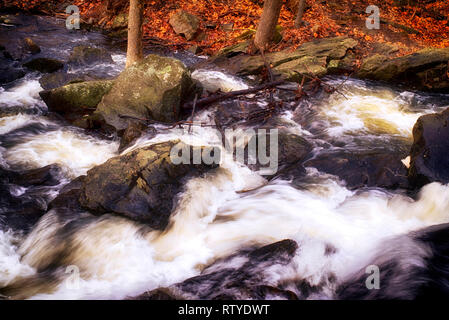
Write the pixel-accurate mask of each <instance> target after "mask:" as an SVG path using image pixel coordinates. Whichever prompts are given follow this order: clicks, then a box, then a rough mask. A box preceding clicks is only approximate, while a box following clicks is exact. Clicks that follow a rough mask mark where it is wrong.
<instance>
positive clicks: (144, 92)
mask: <svg viewBox="0 0 449 320" xmlns="http://www.w3.org/2000/svg"><path fill="white" fill-rule="evenodd" d="M195 88H196V86H195V84H194V82H193V81H192V79H191V77H190V72H189V71H188V70H187V68H186V67H185V66H184V64H183V63H182V62H181V61H179V60H176V59H173V58H166V57H160V56H157V55H149V56H147V57H146V58H145V59H144V60H143V61H142V62H140V63H138V64H135V65H133V66H130V67H128V68H126V69H125V71H123V72H122V73H121V74H120V75H119V76H118V78H117V79H116V80H115V82H114V86H113V88H112V89H111V91H110V92H109V93H108V94H106V95H105V96H104V98H103V100H102V101H101V103H100V104H99V105H98V109H97V112H98V113H100V114H101V115H102V116H103V117H104V119H105V120H106V122H107V123H108V124H109V125H111V126H113V127H115V128H116V130H118V131H119V130H124V129H126V127H127V126H128V119H127V117H128V118H129V117H132V118H138V119H153V120H156V121H162V122H173V121H175V120H176V119H177V117H178V115H179V113H180V109H181V103H182V102H183V101H184V100H187V99H188V98H189V96H190V95H191V94H192V92H193V91H194V90H195Z"/></svg>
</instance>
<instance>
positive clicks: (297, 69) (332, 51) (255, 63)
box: [212, 37, 358, 82]
mask: <svg viewBox="0 0 449 320" xmlns="http://www.w3.org/2000/svg"><path fill="white" fill-rule="evenodd" d="M245 43H246V42H242V43H241V44H237V45H234V46H232V47H230V48H225V49H223V50H222V52H221V54H219V55H217V56H215V57H214V58H213V59H212V62H213V63H215V64H217V65H218V66H221V67H224V68H226V69H228V70H229V71H231V72H232V73H236V74H239V75H243V76H245V75H258V74H260V73H261V71H262V70H263V69H264V68H265V62H264V59H263V58H262V56H260V55H256V56H251V55H247V54H239V53H241V52H246V50H247V48H248V44H245ZM357 45H358V42H357V41H356V40H354V39H352V38H348V37H335V38H326V39H319V40H315V41H312V42H306V43H304V44H303V45H301V46H300V47H298V49H296V50H294V51H291V50H283V51H279V52H273V53H269V54H266V55H265V58H266V60H267V62H269V63H270V65H272V67H273V72H274V73H275V74H276V75H279V76H280V77H282V78H283V79H286V80H288V81H295V82H301V81H302V76H303V75H304V74H307V75H312V76H318V77H320V76H323V75H326V74H331V73H338V72H343V71H346V70H345V68H344V66H345V65H348V64H350V63H349V62H348V61H345V63H342V65H341V66H340V65H339V63H340V61H342V60H343V59H344V58H346V57H347V55H348V52H350V51H352V50H354V49H355V47H356V46H357ZM306 80H307V79H306Z"/></svg>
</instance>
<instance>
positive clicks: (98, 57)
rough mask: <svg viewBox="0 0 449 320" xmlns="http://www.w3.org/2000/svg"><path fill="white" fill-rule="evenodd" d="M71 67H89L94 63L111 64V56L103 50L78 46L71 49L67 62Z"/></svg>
mask: <svg viewBox="0 0 449 320" xmlns="http://www.w3.org/2000/svg"><path fill="white" fill-rule="evenodd" d="M68 62H69V63H70V64H73V65H78V66H81V65H90V64H96V63H113V62H114V61H113V60H112V57H111V54H110V53H109V52H108V51H107V50H106V49H103V48H92V47H88V46H78V47H75V48H73V51H72V53H71V54H70V57H69V61H68Z"/></svg>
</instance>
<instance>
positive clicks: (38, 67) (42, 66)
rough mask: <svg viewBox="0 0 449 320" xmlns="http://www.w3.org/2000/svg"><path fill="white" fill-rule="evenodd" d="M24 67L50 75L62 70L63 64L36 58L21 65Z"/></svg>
mask: <svg viewBox="0 0 449 320" xmlns="http://www.w3.org/2000/svg"><path fill="white" fill-rule="evenodd" d="M23 66H24V67H26V68H28V69H30V70H34V71H39V72H42V73H52V72H55V71H58V70H59V69H62V68H63V67H64V64H63V63H62V62H61V61H59V60H56V59H50V58H36V59H33V60H31V61H29V62H26V63H24V64H23Z"/></svg>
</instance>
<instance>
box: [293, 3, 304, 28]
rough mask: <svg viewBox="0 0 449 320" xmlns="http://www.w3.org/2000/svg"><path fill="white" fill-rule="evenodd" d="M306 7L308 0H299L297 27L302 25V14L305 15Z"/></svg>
mask: <svg viewBox="0 0 449 320" xmlns="http://www.w3.org/2000/svg"><path fill="white" fill-rule="evenodd" d="M305 7H306V0H299V5H298V13H297V15H296V19H295V28H299V27H301V24H302V16H303V15H304V9H305Z"/></svg>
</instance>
